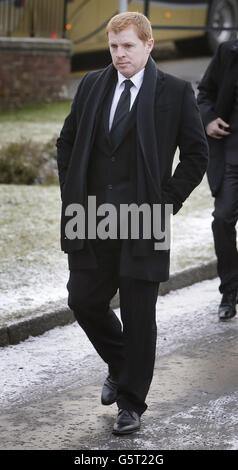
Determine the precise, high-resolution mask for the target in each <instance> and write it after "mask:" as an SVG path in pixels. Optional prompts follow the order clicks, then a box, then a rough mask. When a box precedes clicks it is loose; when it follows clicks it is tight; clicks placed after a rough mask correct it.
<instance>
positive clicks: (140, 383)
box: [57, 12, 208, 435]
mask: <svg viewBox="0 0 238 470" xmlns="http://www.w3.org/2000/svg"><path fill="white" fill-rule="evenodd" d="M107 34H108V40H109V47H110V52H111V56H112V63H111V64H110V65H109V66H108V67H106V68H105V69H104V70H100V71H94V72H90V73H87V74H86V75H85V77H84V78H83V79H82V81H81V83H80V85H79V88H78V91H77V93H76V96H75V98H74V101H73V104H72V108H71V112H70V114H69V116H68V117H67V118H66V120H65V123H64V126H63V129H62V131H61V134H60V137H59V139H58V141H57V148H58V168H59V180H60V186H61V193H62V218H61V245H62V249H63V251H65V252H66V253H68V260H69V269H70V277H69V282H68V285H67V287H68V291H69V301H68V303H69V306H70V308H71V309H72V310H73V311H74V314H75V316H76V319H77V321H78V323H79V325H80V326H81V327H82V328H83V329H84V331H85V333H86V334H87V336H88V338H89V339H90V341H91V342H92V344H93V346H94V347H95V349H96V350H97V352H98V353H99V355H100V356H101V358H102V359H103V360H104V361H105V362H106V363H107V365H108V376H107V378H106V381H105V383H104V386H103V389H102V396H101V402H102V404H104V405H109V404H111V403H114V402H116V403H117V406H118V408H119V411H118V416H117V419H116V422H115V424H114V427H113V432H114V433H115V434H119V435H120V434H127V433H131V432H134V431H136V430H137V429H139V427H140V416H141V415H142V413H143V412H144V411H145V410H146V408H147V405H146V403H145V398H146V395H147V393H148V390H149V387H150V383H151V380H152V376H153V369H154V360H155V346H156V319H155V306H156V299H157V295H158V288H159V283H160V282H161V281H166V280H167V279H168V276H169V256H170V251H169V247H167V248H166V247H165V248H163V249H159V250H158V249H157V248H156V249H155V244H154V241H155V240H154V237H152V236H151V237H143V235H142V231H141V226H140V230H139V237H138V239H136V237H129V236H128V238H126V237H120V236H112V237H108V238H105V239H104V238H103V237H100V236H97V237H96V238H95V239H93V237H91V236H87V233H88V232H87V233H86V232H85V237H84V236H74V235H75V233H74V234H72V233H70V230H68V228H69V224H71V223H72V224H74V223H75V224H76V221H77V220H78V219H77V217H78V214H76V215H75V211H76V212H77V207H79V205H80V207H85V208H86V209H87V208H88V207H89V205H90V204H91V202H90V203H89V202H88V201H89V198H93V197H95V198H96V206H97V209H100V207H102V205H103V204H105V203H107V204H111V205H113V207H115V208H116V209H117V211H119V210H120V208H121V207H122V205H123V204H124V205H125V204H132V203H133V204H134V205H137V207H141V205H142V204H146V205H147V208H148V207H151V208H152V206H153V207H154V206H155V205H160V206H161V207H162V208H164V207H165V205H166V204H170V205H172V207H173V213H174V214H175V213H176V212H178V210H179V209H180V208H181V206H182V204H183V202H184V201H185V199H186V198H187V197H188V196H189V194H190V193H191V191H192V190H193V189H194V188H195V187H196V186H197V185H198V184H199V183H200V181H201V179H202V177H203V175H204V173H205V171H206V167H207V159H208V147H207V141H206V137H205V133H204V130H203V125H202V121H201V118H200V113H199V109H198V106H197V104H196V100H195V98H194V93H193V90H192V87H191V85H190V84H189V83H187V82H185V81H183V80H179V79H177V78H175V77H173V76H171V75H168V74H165V73H163V72H161V71H160V70H159V69H158V68H157V66H156V64H155V62H154V61H153V60H152V58H151V57H150V52H151V50H152V48H153V38H152V30H151V25H150V22H149V21H148V19H147V18H146V17H145V16H144V15H142V14H140V13H133V12H127V13H122V14H120V15H116V16H115V17H113V18H112V20H111V21H110V22H109V24H108V26H107ZM177 147H179V149H180V157H179V159H180V161H179V163H178V165H177V167H176V169H175V172H174V173H173V175H172V164H173V159H174V154H175V151H176V148H177ZM90 201H91V199H90ZM87 204H88V206H87ZM100 214H101V216H100ZM100 214H99V217H98V219H97V222H98V226H99V224H100V223H101V222H102V213H100ZM72 216H73V219H72ZM70 217H71V219H70ZM87 217H88V222H89V219H90V224H91V225H92V224H93V221H92V210H91V213H90V210H89V214H88V215H87ZM163 221H164V222H163ZM161 223H165V220H164V218H163V216H162V217H161ZM76 225H77V224H76ZM109 225H110V224H109ZM132 225H133V224H132ZM71 228H72V226H71ZM132 228H133V227H132ZM146 229H148V226H146ZM116 235H118V232H117V233H116ZM153 235H154V234H153ZM102 238H103V239H102ZM117 289H119V294H120V313H121V321H120V320H119V318H118V317H117V316H116V314H115V313H114V312H113V310H112V309H111V308H110V301H111V299H112V297H113V296H114V295H115V294H116V292H117Z"/></svg>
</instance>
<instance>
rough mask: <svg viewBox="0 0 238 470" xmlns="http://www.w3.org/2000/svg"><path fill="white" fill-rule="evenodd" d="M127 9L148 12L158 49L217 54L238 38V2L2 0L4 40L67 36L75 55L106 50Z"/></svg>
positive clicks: (0, 26)
mask: <svg viewBox="0 0 238 470" xmlns="http://www.w3.org/2000/svg"><path fill="white" fill-rule="evenodd" d="M122 5H123V6H124V9H123V11H124V10H125V5H126V9H128V11H139V12H141V13H145V14H147V16H148V17H149V19H150V21H151V23H152V28H153V35H154V39H155V45H156V44H157V43H159V42H161V41H168V40H172V41H175V43H176V45H177V46H178V47H179V48H180V49H181V50H186V49H191V48H192V47H194V46H196V47H197V48H201V47H202V46H203V49H204V46H205V47H206V48H207V51H210V52H211V53H213V52H214V51H215V50H216V48H217V46H218V45H219V44H220V43H221V42H224V41H227V40H229V39H231V38H234V37H236V34H237V27H238V0H207V1H206V0H193V1H191V0H182V1H180V0H167V1H160V0H151V1H149V0H137V1H134V0H128V1H127V2H125V1H124V2H122V1H120V0H0V36H11V37H14V36H15V37H16V36H20V37H27V36H31V37H51V38H52V39H54V38H57V37H65V38H68V39H70V40H72V41H73V43H74V54H85V53H92V52H98V51H105V50H106V49H107V38H106V35H105V26H106V24H107V22H108V21H109V19H110V18H111V17H112V16H113V15H115V14H117V13H118V12H120V11H122Z"/></svg>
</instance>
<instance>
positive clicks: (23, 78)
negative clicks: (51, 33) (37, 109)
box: [0, 38, 72, 109]
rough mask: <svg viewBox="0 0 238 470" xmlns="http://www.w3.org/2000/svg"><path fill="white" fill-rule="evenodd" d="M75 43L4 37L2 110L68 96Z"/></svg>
mask: <svg viewBox="0 0 238 470" xmlns="http://www.w3.org/2000/svg"><path fill="white" fill-rule="evenodd" d="M71 55H72V43H71V42H70V41H68V40H67V39H56V40H55V39H54V40H52V39H39V38H0V109H4V108H9V107H12V108H14V107H19V106H22V105H24V104H26V103H42V102H50V101H53V100H54V101H55V100H61V99H62V98H66V97H67V96H68V86H69V79H70V70H71Z"/></svg>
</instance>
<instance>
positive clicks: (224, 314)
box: [218, 289, 238, 321]
mask: <svg viewBox="0 0 238 470" xmlns="http://www.w3.org/2000/svg"><path fill="white" fill-rule="evenodd" d="M237 297H238V296H237V289H233V290H229V291H226V292H224V294H223V296H222V299H221V303H220V306H219V309H218V316H219V320H221V321H227V320H230V319H231V318H233V317H234V316H235V315H236V304H237Z"/></svg>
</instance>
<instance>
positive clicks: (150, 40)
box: [146, 38, 154, 53]
mask: <svg viewBox="0 0 238 470" xmlns="http://www.w3.org/2000/svg"><path fill="white" fill-rule="evenodd" d="M153 47H154V39H153V38H151V39H149V40H148V42H147V45H146V49H147V51H148V53H150V52H151V51H152V49H153Z"/></svg>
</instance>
